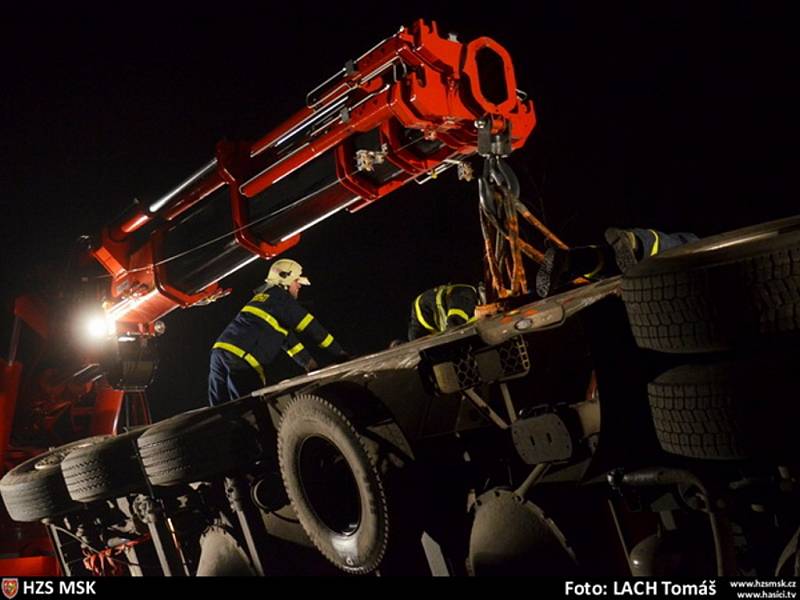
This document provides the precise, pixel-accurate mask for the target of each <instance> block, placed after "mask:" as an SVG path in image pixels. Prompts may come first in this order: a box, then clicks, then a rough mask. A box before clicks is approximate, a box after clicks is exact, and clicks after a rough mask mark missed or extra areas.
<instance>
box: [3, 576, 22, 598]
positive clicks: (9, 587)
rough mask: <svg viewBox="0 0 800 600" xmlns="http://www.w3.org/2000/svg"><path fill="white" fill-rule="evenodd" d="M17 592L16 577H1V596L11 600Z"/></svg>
mask: <svg viewBox="0 0 800 600" xmlns="http://www.w3.org/2000/svg"><path fill="white" fill-rule="evenodd" d="M17 592H19V582H18V581H17V578H16V577H3V596H5V597H6V598H8V600H11V599H12V598H13V597H14V596H16V595H17Z"/></svg>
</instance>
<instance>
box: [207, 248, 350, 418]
mask: <svg viewBox="0 0 800 600" xmlns="http://www.w3.org/2000/svg"><path fill="white" fill-rule="evenodd" d="M302 273H303V267H302V266H301V265H300V264H299V263H298V262H296V261H294V260H290V259H287V258H283V259H280V260H278V261H275V262H274V263H273V264H272V266H271V267H270V269H269V273H268V275H267V278H266V280H265V281H266V283H265V284H264V285H262V286H261V287H259V288H258V289H256V290H255V295H254V296H253V297H252V298H251V299H250V301H249V302H248V303H247V304H246V305H245V306H244V308H242V310H241V311H240V312H239V313H238V314H237V315H236V317H235V318H234V319H233V320H232V321H231V322H230V324H229V325H228V326H227V327H226V328H225V330H224V331H223V332H222V335H220V336H219V338H218V339H217V342H216V343H215V344H214V346H213V348H212V350H211V365H210V370H209V376H208V400H209V403H210V404H211V405H212V406H214V405H216V404H220V403H222V402H226V401H228V400H233V399H235V398H240V397H242V396H245V395H247V394H249V393H250V392H253V391H254V390H257V389H258V388H260V387H263V386H264V385H265V384H266V380H267V375H266V372H265V369H266V367H267V365H269V364H270V363H271V362H272V361H273V360H274V359H275V357H276V356H277V354H278V352H279V351H280V350H283V351H284V352H286V353H287V354H288V355H289V356H291V357H292V358H293V359H294V360H295V361H296V362H297V363H298V364H299V365H300V366H301V367H303V369H305V371H306V372H309V371H313V370H314V369H316V368H317V363H316V361H315V360H314V358H313V357H312V356H311V354H310V353H309V351H308V350H307V349H306V348H305V346H304V345H303V344H302V342H300V341H299V340H298V337H297V335H298V334H300V335H302V336H303V337H305V338H308V339H309V340H310V341H311V342H313V343H314V344H315V345H316V346H317V347H319V348H322V349H324V350H325V351H327V352H328V353H329V354H331V355H332V356H333V357H334V358H335V359H336V360H337V362H342V361H344V360H347V359H349V358H350V355H349V354H347V353H346V352H345V351H344V349H343V348H342V347H341V346H340V345H339V343H338V342H337V341H336V340H334V339H333V336H332V335H331V334H330V333H328V331H327V330H326V329H325V327H323V326H322V324H321V323H320V322H319V321H318V320H317V319H315V318H314V315H312V314H311V313H310V312H308V311H307V310H306V309H305V308H303V307H302V306H301V305H300V304H299V303H298V302H297V295H298V294H299V292H300V287H301V286H304V285H309V284H310V281H309V280H308V278H307V277H303V275H302Z"/></svg>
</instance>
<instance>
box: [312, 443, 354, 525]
mask: <svg viewBox="0 0 800 600" xmlns="http://www.w3.org/2000/svg"><path fill="white" fill-rule="evenodd" d="M298 470H299V472H300V473H299V474H300V482H301V484H302V486H303V493H304V495H305V498H306V501H307V502H308V504H309V506H310V507H311V510H312V511H314V513H315V514H316V515H317V517H318V518H319V519H320V521H322V522H323V523H324V524H325V526H326V527H328V529H330V530H331V531H333V532H335V533H336V534H338V535H341V536H349V535H353V534H354V533H355V532H356V531H357V530H358V527H359V525H360V524H361V510H362V507H361V494H360V493H359V490H358V485H357V484H356V478H355V475H354V474H353V471H352V469H351V468H350V465H349V463H348V462H347V459H346V458H345V456H344V454H342V452H341V451H340V450H339V448H337V447H336V446H335V445H334V444H333V443H332V442H331V441H330V440H328V439H327V438H324V437H320V436H312V437H309V438H307V439H305V440H304V441H303V443H302V444H301V446H300V449H299V453H298Z"/></svg>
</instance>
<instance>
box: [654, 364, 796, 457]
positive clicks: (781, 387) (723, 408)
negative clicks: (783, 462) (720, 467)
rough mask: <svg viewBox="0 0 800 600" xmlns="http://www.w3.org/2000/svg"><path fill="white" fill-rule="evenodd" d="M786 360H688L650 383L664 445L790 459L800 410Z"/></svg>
mask: <svg viewBox="0 0 800 600" xmlns="http://www.w3.org/2000/svg"><path fill="white" fill-rule="evenodd" d="M790 369H791V367H790V366H789V365H787V363H786V362H785V361H781V360H777V361H771V360H770V359H769V358H768V357H765V358H761V359H758V360H755V359H751V360H731V361H727V362H720V363H716V364H710V365H684V366H681V367H677V368H675V369H672V370H670V371H667V372H666V373H664V374H662V375H661V376H659V377H658V378H657V379H656V380H655V381H653V382H652V383H651V384H649V386H648V395H649V397H650V408H651V411H652V414H653V423H654V425H655V430H656V434H657V436H658V440H659V442H660V444H661V447H662V448H663V449H664V450H665V451H667V452H669V453H671V454H677V455H679V456H685V457H689V458H700V459H711V460H741V459H748V458H755V457H765V456H780V455H781V454H784V456H783V458H788V454H789V453H790V452H792V451H793V448H792V447H793V446H794V443H793V436H794V433H793V429H794V423H795V422H796V419H797V417H798V415H800V410H798V402H797V400H796V399H795V397H794V396H796V383H795V382H793V381H792V374H793V372H792V371H791V370H790Z"/></svg>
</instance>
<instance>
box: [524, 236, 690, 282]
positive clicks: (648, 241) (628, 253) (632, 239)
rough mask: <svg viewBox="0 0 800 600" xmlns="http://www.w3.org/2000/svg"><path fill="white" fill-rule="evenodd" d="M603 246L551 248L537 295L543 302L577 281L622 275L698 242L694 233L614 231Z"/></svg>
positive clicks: (546, 254) (546, 258) (539, 280)
mask: <svg viewBox="0 0 800 600" xmlns="http://www.w3.org/2000/svg"><path fill="white" fill-rule="evenodd" d="M605 239H606V244H603V245H599V246H579V247H576V248H570V249H568V250H562V249H561V248H555V247H551V248H549V249H548V250H547V252H545V255H544V261H543V262H542V266H541V267H540V268H539V271H538V273H537V274H536V292H537V293H538V294H539V296H541V297H542V298H545V297H546V296H549V295H550V294H552V293H553V292H555V291H558V290H559V289H561V288H563V287H564V286H565V285H566V284H567V283H569V282H570V281H572V280H573V279H576V278H578V277H583V278H585V279H588V280H589V281H595V280H597V279H601V278H603V277H609V276H611V275H619V274H620V273H625V272H626V271H627V270H628V269H629V268H631V267H632V266H633V265H635V264H636V263H638V262H641V261H642V260H644V259H646V258H648V257H650V256H653V255H655V254H658V253H659V252H663V251H664V250H669V249H670V248H674V247H676V246H681V245H683V244H688V243H689V242H694V241H696V240H697V239H699V238H698V237H697V236H696V235H695V234H693V233H663V232H661V231H656V230H655V229H617V228H615V227H611V228H609V229H606V232H605Z"/></svg>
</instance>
